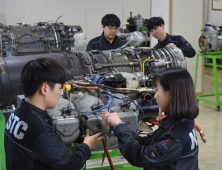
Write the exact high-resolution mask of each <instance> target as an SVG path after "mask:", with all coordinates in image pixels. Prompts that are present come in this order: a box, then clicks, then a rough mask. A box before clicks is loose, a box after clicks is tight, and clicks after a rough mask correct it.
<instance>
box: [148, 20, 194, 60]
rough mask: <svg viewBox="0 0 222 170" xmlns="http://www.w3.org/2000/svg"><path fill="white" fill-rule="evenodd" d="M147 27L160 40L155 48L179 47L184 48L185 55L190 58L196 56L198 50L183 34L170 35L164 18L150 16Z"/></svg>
mask: <svg viewBox="0 0 222 170" xmlns="http://www.w3.org/2000/svg"><path fill="white" fill-rule="evenodd" d="M146 27H147V29H148V30H149V31H150V34H151V35H152V36H153V37H154V38H156V39H157V40H158V43H157V44H156V45H155V46H154V48H156V49H158V48H164V47H178V48H180V49H181V50H182V52H183V54H184V56H186V57H189V58H192V57H194V56H195V54H196V51H195V50H194V49H193V47H192V46H191V45H190V43H189V42H188V41H187V40H185V39H184V38H183V37H182V36H181V35H169V34H167V33H166V32H165V30H164V27H165V24H164V20H163V19H162V18H160V17H152V18H150V19H149V20H148V22H147V25H146Z"/></svg>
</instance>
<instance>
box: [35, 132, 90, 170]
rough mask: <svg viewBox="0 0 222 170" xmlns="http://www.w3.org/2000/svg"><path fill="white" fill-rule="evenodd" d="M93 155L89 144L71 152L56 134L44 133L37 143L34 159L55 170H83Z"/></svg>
mask: <svg viewBox="0 0 222 170" xmlns="http://www.w3.org/2000/svg"><path fill="white" fill-rule="evenodd" d="M90 155H91V151H90V148H89V147H88V145H87V144H85V143H83V144H81V145H80V146H79V147H78V148H77V149H75V150H74V151H71V150H69V149H68V148H67V147H66V145H65V144H64V143H63V141H62V140H61V138H60V136H58V135H57V134H55V133H46V132H44V133H42V134H41V135H39V136H38V137H37V139H36V141H35V144H34V148H33V153H32V154H31V156H32V157H33V159H35V160H38V161H40V162H42V163H43V164H45V165H48V166H49V167H51V168H53V169H55V170H63V169H66V170H73V169H76V170H78V169H81V168H82V167H83V166H84V164H85V162H86V160H87V159H89V157H90Z"/></svg>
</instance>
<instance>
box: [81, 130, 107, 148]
mask: <svg viewBox="0 0 222 170" xmlns="http://www.w3.org/2000/svg"><path fill="white" fill-rule="evenodd" d="M101 135H102V132H99V133H96V134H95V135H92V136H89V131H88V129H86V137H85V139H84V141H83V143H85V144H87V145H88V146H89V148H90V150H93V149H95V147H96V145H97V144H98V143H99V142H100V141H101V140H102V139H104V137H103V136H101Z"/></svg>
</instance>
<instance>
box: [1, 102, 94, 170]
mask: <svg viewBox="0 0 222 170" xmlns="http://www.w3.org/2000/svg"><path fill="white" fill-rule="evenodd" d="M47 118H48V115H47V113H46V111H43V110H41V109H39V108H37V107H35V106H33V105H31V104H29V103H27V102H25V101H23V102H22V104H21V106H20V107H19V108H18V109H16V110H15V111H14V113H12V114H11V115H10V117H9V119H8V121H7V123H6V127H5V153H6V167H7V170H64V169H65V170H79V169H81V168H82V167H83V166H84V163H85V161H86V160H87V159H88V158H89V157H90V155H91V151H90V148H89V147H88V145H86V144H84V143H83V144H82V145H80V146H79V147H78V148H77V149H76V150H74V151H70V150H69V149H68V148H67V147H66V146H65V144H64V143H63V141H62V139H61V137H60V136H59V135H58V134H57V133H56V132H55V131H54V128H53V127H52V126H51V125H49V123H48V122H47Z"/></svg>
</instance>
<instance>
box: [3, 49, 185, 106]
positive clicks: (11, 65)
mask: <svg viewBox="0 0 222 170" xmlns="http://www.w3.org/2000/svg"><path fill="white" fill-rule="evenodd" d="M117 51H118V52H114V51H113V52H110V51H108V52H107V51H104V52H97V51H96V52H92V51H91V52H76V53H73V54H63V53H59V54H58V53H53V54H52V53H51V54H41V55H31V56H21V57H10V58H8V57H6V58H0V107H1V108H5V107H6V106H9V105H11V104H14V102H15V101H16V96H17V95H20V94H23V92H22V88H21V84H20V74H21V70H22V68H23V66H24V65H25V64H26V63H27V62H28V61H30V60H33V59H36V58H39V57H46V58H47V57H49V58H54V59H55V60H57V61H58V62H59V63H60V64H61V66H62V67H63V68H64V69H65V72H66V80H67V81H68V80H71V79H75V80H80V79H84V77H85V76H88V77H91V76H93V75H103V76H104V79H106V76H108V75H110V74H119V75H122V77H123V78H122V80H121V82H116V84H117V86H116V87H117V88H121V87H123V88H138V87H140V86H141V87H143V86H146V87H151V86H152V82H151V80H152V75H153V74H154V73H155V72H157V71H159V70H162V69H164V68H167V67H173V66H181V67H184V68H186V60H185V58H184V56H183V53H182V51H181V50H180V49H179V48H172V47H171V48H163V49H158V50H153V49H148V48H138V49H129V48H125V49H122V50H120V49H119V50H118V49H117ZM105 75H106V76H105ZM105 84H106V83H105ZM109 84H112V82H107V85H109ZM114 84H115V82H114Z"/></svg>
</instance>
